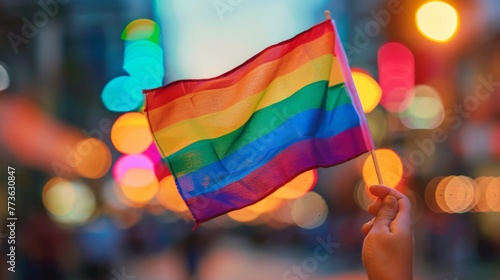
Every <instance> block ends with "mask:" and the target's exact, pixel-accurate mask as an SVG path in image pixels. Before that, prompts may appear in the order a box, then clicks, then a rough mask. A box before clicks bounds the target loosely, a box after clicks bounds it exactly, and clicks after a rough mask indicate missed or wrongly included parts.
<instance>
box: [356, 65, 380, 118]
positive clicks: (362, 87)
mask: <svg viewBox="0 0 500 280" xmlns="http://www.w3.org/2000/svg"><path fill="white" fill-rule="evenodd" d="M352 79H353V81H354V85H355V86H356V91H357V92H358V95H359V99H360V101H361V106H362V107H363V111H364V112H365V113H370V112H371V111H373V109H375V107H377V105H378V104H379V102H380V99H381V98H382V89H381V88H380V86H379V84H378V83H377V81H375V80H374V79H373V78H372V77H370V75H368V74H367V73H364V72H362V71H358V70H353V71H352Z"/></svg>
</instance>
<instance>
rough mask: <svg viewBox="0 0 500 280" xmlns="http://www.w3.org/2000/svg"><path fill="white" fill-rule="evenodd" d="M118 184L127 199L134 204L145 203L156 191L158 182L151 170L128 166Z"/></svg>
mask: <svg viewBox="0 0 500 280" xmlns="http://www.w3.org/2000/svg"><path fill="white" fill-rule="evenodd" d="M120 186H121V190H122V192H123V194H124V195H125V197H126V198H127V199H128V200H130V201H131V202H133V203H136V204H146V203H148V202H149V201H151V199H153V197H154V196H155V195H156V193H157V192H158V188H159V183H158V180H157V179H156V176H155V174H154V172H153V171H151V170H149V169H142V168H130V169H128V170H127V171H126V172H125V174H124V175H123V178H122V180H121V182H120Z"/></svg>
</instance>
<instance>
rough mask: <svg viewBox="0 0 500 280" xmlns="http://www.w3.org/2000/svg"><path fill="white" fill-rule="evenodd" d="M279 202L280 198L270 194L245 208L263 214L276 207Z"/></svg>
mask: <svg viewBox="0 0 500 280" xmlns="http://www.w3.org/2000/svg"><path fill="white" fill-rule="evenodd" d="M280 204H281V198H279V197H277V196H274V195H272V194H271V195H269V196H267V197H265V198H263V199H262V200H261V201H259V202H257V203H255V204H252V205H249V206H247V207H246V208H248V210H250V211H253V212H255V213H259V214H263V213H267V212H271V211H274V210H275V209H276V208H278V206H279V205H280Z"/></svg>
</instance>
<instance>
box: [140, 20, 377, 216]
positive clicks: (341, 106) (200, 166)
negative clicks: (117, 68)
mask: <svg viewBox="0 0 500 280" xmlns="http://www.w3.org/2000/svg"><path fill="white" fill-rule="evenodd" d="M144 94H145V98H146V107H145V113H146V114H147V117H148V120H149V123H150V126H151V131H152V133H153V135H154V139H155V141H156V144H157V146H158V148H159V150H160V151H161V153H162V156H163V158H164V161H165V162H166V163H167V164H168V167H169V169H170V171H171V173H172V175H173V176H174V179H175V182H176V184H177V187H178V190H179V192H180V194H181V196H182V197H183V199H184V201H185V202H186V205H187V206H188V208H189V210H190V212H191V214H192V216H193V217H194V219H195V221H196V223H197V224H199V223H202V222H204V221H207V220H209V219H212V218H214V217H217V216H219V215H221V214H224V213H227V212H229V211H232V210H236V209H240V208H243V207H245V206H248V205H251V204H254V203H256V202H258V201H260V200H261V199H263V198H264V197H266V196H268V195H269V194H271V193H273V192H274V191H276V190H277V189H278V188H280V187H281V186H283V185H284V184H286V183H287V182H289V181H290V180H292V179H293V178H294V177H296V176H297V175H299V174H300V173H302V172H304V171H307V170H310V169H313V168H317V167H329V166H333V165H337V164H340V163H342V162H344V161H347V160H350V159H352V158H354V157H357V156H359V155H360V154H363V153H365V152H366V151H369V150H371V149H373V141H372V140H371V136H370V133H369V130H368V128H367V124H366V119H365V115H364V113H363V110H362V108H361V105H360V102H359V98H358V96H357V93H356V89H355V87H354V84H353V81H352V78H351V73H350V68H349V65H348V63H347V59H346V56H345V53H344V50H343V48H342V45H341V43H340V40H339V38H338V35H337V33H336V31H335V25H334V23H333V21H331V20H327V21H324V22H322V23H320V24H318V25H315V26H313V27H312V28H310V29H309V30H307V31H304V32H302V33H300V34H298V35H296V36H295V37H293V38H291V39H289V40H286V41H283V42H281V43H278V44H276V45H272V46H270V47H268V48H266V49H264V50H263V51H261V52H260V53H258V54H257V55H255V56H253V57H252V58H250V59H249V60H247V61H246V62H244V63H243V64H241V65H240V66H238V67H236V68H234V69H232V70H231V71H229V72H227V73H224V74H222V75H220V76H218V77H215V78H210V79H198V80H180V81H175V82H173V83H170V84H168V85H166V86H163V87H160V88H156V89H152V90H145V91H144Z"/></svg>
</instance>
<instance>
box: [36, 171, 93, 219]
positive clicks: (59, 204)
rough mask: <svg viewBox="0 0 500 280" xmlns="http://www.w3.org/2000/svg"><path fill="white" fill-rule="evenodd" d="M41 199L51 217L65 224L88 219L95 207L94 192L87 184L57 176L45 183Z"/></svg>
mask: <svg viewBox="0 0 500 280" xmlns="http://www.w3.org/2000/svg"><path fill="white" fill-rule="evenodd" d="M42 201H43V204H44V206H45V208H46V209H47V210H48V212H49V214H50V217H51V218H52V219H54V220H55V221H57V222H59V223H62V224H67V225H78V224H82V223H84V222H86V221H88V220H89V218H90V217H91V216H92V214H93V213H94V211H95V208H96V200H95V196H94V193H93V192H92V191H91V190H90V188H89V187H88V186H87V185H85V184H83V183H82V182H75V181H67V180H64V179H62V178H58V177H54V178H52V179H50V180H49V181H48V182H47V183H46V184H45V186H44V188H43V192H42Z"/></svg>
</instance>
